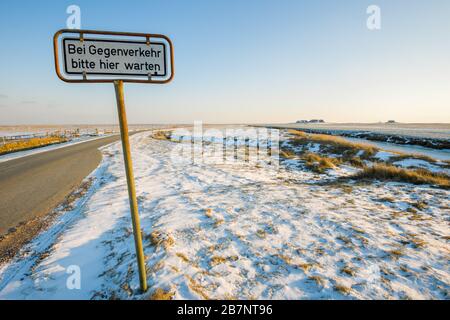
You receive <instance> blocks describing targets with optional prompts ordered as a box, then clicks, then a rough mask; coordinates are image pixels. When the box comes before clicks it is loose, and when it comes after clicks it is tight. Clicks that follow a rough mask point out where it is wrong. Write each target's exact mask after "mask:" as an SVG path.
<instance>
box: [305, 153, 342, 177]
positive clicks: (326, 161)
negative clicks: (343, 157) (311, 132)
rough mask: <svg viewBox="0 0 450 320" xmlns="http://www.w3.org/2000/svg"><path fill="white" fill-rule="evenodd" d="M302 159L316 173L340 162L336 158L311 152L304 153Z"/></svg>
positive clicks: (322, 171)
mask: <svg viewBox="0 0 450 320" xmlns="http://www.w3.org/2000/svg"><path fill="white" fill-rule="evenodd" d="M303 159H304V160H305V162H306V167H308V168H309V169H311V170H312V171H314V172H317V173H324V172H325V171H326V170H327V169H332V168H334V167H336V166H337V165H339V163H340V160H338V159H337V158H329V157H324V156H320V155H318V154H317V153H312V152H308V153H306V154H305V155H304V156H303Z"/></svg>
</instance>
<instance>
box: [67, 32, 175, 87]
mask: <svg viewBox="0 0 450 320" xmlns="http://www.w3.org/2000/svg"><path fill="white" fill-rule="evenodd" d="M66 40H76V41H78V42H80V38H73V37H66V38H62V47H63V50H62V53H63V59H64V73H66V74H68V75H83V74H86V75H99V76H102V75H103V76H132V77H144V78H148V74H135V73H105V72H88V71H85V72H69V71H67V55H66ZM85 41H92V42H94V41H95V42H118V43H138V44H147V42H146V41H131V40H113V39H92V38H86V39H83V42H85ZM150 44H157V45H161V46H162V47H163V49H164V74H153V75H150V76H151V77H161V78H163V77H166V76H167V51H166V44H165V43H164V42H154V41H152V42H151V43H150Z"/></svg>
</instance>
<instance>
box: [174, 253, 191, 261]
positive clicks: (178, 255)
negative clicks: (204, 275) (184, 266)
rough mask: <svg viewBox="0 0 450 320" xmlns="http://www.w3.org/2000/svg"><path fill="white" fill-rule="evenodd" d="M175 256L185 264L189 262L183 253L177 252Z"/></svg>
mask: <svg viewBox="0 0 450 320" xmlns="http://www.w3.org/2000/svg"><path fill="white" fill-rule="evenodd" d="M176 255H177V257H178V258H180V259H181V260H183V262H186V263H189V262H191V261H190V260H189V258H188V257H187V256H186V255H185V254H184V253H181V252H177V253H176Z"/></svg>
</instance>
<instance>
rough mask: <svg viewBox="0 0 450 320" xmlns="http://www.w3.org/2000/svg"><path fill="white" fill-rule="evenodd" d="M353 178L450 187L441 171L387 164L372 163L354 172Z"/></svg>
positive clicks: (447, 178) (448, 180) (448, 178)
mask: <svg viewBox="0 0 450 320" xmlns="http://www.w3.org/2000/svg"><path fill="white" fill-rule="evenodd" d="M352 178H354V179H376V180H388V181H399V182H407V183H413V184H430V185H434V186H439V187H442V188H446V189H447V188H449V187H450V177H449V176H447V175H446V174H443V173H434V172H431V171H428V170H426V169H414V170H412V169H403V168H398V167H395V166H393V165H389V164H381V163H380V164H374V165H373V166H372V167H365V168H364V169H363V170H362V171H361V172H358V173H357V174H355V175H354V176H353V177H352Z"/></svg>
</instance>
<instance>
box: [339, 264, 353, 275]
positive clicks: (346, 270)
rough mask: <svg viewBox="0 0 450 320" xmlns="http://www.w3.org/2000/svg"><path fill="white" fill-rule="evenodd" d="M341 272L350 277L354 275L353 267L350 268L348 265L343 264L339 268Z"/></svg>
mask: <svg viewBox="0 0 450 320" xmlns="http://www.w3.org/2000/svg"><path fill="white" fill-rule="evenodd" d="M341 272H342V273H345V274H346V275H348V276H350V277H354V276H355V275H356V272H355V270H354V269H353V268H350V267H349V266H345V267H343V268H342V269H341Z"/></svg>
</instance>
